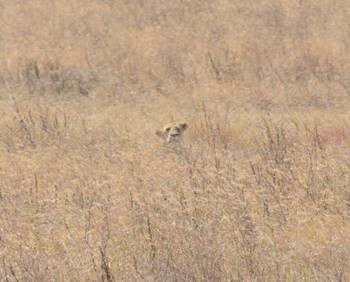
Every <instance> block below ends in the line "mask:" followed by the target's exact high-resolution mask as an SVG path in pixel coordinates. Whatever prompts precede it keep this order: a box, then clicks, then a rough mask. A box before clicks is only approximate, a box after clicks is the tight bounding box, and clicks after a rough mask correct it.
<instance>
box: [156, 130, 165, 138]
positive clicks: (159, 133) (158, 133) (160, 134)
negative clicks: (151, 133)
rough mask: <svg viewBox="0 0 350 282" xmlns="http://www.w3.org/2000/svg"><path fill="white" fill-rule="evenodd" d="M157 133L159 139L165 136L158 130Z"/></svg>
mask: <svg viewBox="0 0 350 282" xmlns="http://www.w3.org/2000/svg"><path fill="white" fill-rule="evenodd" d="M155 133H156V135H157V136H159V137H162V136H163V132H162V131H160V130H157V131H156V132H155Z"/></svg>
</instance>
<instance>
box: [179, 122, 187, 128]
mask: <svg viewBox="0 0 350 282" xmlns="http://www.w3.org/2000/svg"><path fill="white" fill-rule="evenodd" d="M180 125H181V128H182V130H185V129H186V128H187V127H188V125H187V123H185V122H184V123H181V124H180Z"/></svg>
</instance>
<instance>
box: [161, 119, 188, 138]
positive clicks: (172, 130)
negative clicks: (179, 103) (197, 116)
mask: <svg viewBox="0 0 350 282" xmlns="http://www.w3.org/2000/svg"><path fill="white" fill-rule="evenodd" d="M187 127H188V126H187V123H185V122H171V123H168V124H166V125H165V126H164V127H163V129H162V130H157V131H156V135H158V136H159V137H161V138H162V139H163V140H164V141H165V142H167V143H178V142H180V141H181V139H182V136H183V133H184V131H185V130H186V129H187Z"/></svg>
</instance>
